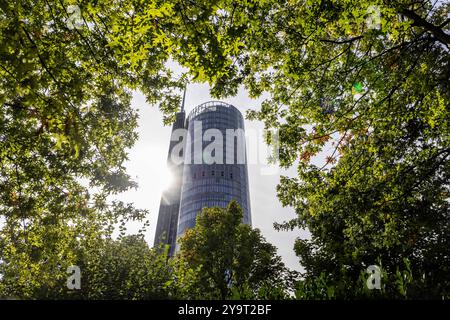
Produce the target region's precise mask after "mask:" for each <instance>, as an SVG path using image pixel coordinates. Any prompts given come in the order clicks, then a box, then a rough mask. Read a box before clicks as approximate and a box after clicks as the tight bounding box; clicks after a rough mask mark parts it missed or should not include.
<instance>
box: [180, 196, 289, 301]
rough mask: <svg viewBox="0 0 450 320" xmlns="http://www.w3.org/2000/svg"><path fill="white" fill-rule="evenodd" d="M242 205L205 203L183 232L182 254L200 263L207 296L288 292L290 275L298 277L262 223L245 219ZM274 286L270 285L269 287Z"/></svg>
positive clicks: (280, 294) (275, 295)
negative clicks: (253, 225) (259, 225)
mask: <svg viewBox="0 0 450 320" xmlns="http://www.w3.org/2000/svg"><path fill="white" fill-rule="evenodd" d="M241 221H242V209H241V208H240V207H239V205H238V204H237V203H236V202H235V201H232V202H230V204H229V205H228V207H227V208H225V209H223V208H219V207H214V208H204V209H203V210H202V212H201V213H199V215H198V216H197V222H196V225H195V227H194V228H192V229H189V230H187V231H186V233H185V234H184V236H183V237H182V238H180V240H179V241H180V245H181V246H180V255H181V256H182V257H183V258H184V259H185V261H186V262H187V264H188V265H189V266H190V267H191V268H192V269H197V268H199V272H198V277H199V278H198V287H199V288H200V292H202V293H203V294H202V298H213V299H217V298H220V299H225V298H228V297H230V295H231V294H232V292H233V293H234V296H235V297H239V298H247V299H251V298H272V299H273V298H285V297H287V294H288V292H287V291H288V289H289V288H288V280H292V278H294V277H295V274H294V273H291V272H289V271H288V270H287V269H286V267H285V266H284V264H283V262H282V261H281V258H280V257H279V256H278V255H276V248H275V247H274V246H273V245H271V244H269V243H267V242H266V241H265V239H264V237H263V236H262V235H261V233H260V231H259V230H258V229H255V230H253V229H252V228H251V227H250V226H248V225H245V224H243V223H242V222H241ZM269 288H271V290H268V289H269Z"/></svg>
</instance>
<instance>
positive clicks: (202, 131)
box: [177, 101, 251, 237]
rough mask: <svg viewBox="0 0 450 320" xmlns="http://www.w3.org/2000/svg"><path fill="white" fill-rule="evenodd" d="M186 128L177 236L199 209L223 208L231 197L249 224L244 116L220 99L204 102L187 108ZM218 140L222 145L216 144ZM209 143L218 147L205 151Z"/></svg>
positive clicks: (189, 223) (194, 218)
mask: <svg viewBox="0 0 450 320" xmlns="http://www.w3.org/2000/svg"><path fill="white" fill-rule="evenodd" d="M186 127H187V129H188V137H187V142H186V154H185V164H184V169H183V181H182V188H181V202H180V211H179V219H178V231H177V237H180V236H181V235H183V234H184V232H185V231H186V229H188V228H192V227H193V226H194V225H195V221H196V217H197V214H198V213H199V212H200V211H201V210H202V208H205V207H215V206H218V207H226V206H227V205H228V203H229V202H230V201H231V200H236V201H237V202H238V203H239V204H240V205H241V207H242V209H243V212H244V217H243V222H244V223H247V224H251V213H250V197H249V186H248V173H247V164H246V163H247V161H246V153H245V139H244V119H243V117H242V114H241V113H240V111H239V110H238V109H237V108H235V107H234V106H232V105H230V104H226V103H223V102H219V101H211V102H207V103H204V104H202V105H200V106H198V107H196V108H195V109H194V110H192V111H191V113H190V114H189V116H188V118H187V120H186ZM211 129H212V130H211ZM212 136H213V137H212ZM207 137H209V138H207ZM219 140H220V141H221V144H222V145H221V144H220V143H219V144H217V141H219ZM200 141H202V142H200ZM196 143H197V147H196V145H195V144H196ZM213 143H215V145H216V147H217V146H218V147H217V148H214V149H215V150H212V151H211V150H210V151H208V145H210V146H211V145H212V144H213ZM198 145H200V146H201V149H200V150H202V152H201V153H202V154H201V155H200V157H199V154H198V152H199V148H198ZM220 151H222V155H220ZM199 158H200V160H201V161H200V163H199V161H198V159H199ZM196 160H197V161H196Z"/></svg>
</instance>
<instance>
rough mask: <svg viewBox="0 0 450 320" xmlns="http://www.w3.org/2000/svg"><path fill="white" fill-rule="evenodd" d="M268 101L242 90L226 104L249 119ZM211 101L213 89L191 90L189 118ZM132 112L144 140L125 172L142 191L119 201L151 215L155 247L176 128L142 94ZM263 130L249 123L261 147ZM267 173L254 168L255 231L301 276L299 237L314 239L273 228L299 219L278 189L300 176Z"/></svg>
mask: <svg viewBox="0 0 450 320" xmlns="http://www.w3.org/2000/svg"><path fill="white" fill-rule="evenodd" d="M263 99H264V96H262V97H261V98H260V99H258V100H255V99H251V98H250V97H249V96H248V95H247V93H246V91H245V90H244V89H241V90H239V92H238V94H237V95H236V96H235V97H232V98H228V99H222V100H221V101H224V102H227V103H230V104H232V105H234V106H235V107H236V108H238V109H239V110H240V111H241V112H242V113H243V115H244V116H245V110H248V109H258V106H259V105H260V103H261V102H262V100H263ZM210 100H216V99H212V98H211V96H210V95H209V87H208V85H206V84H189V85H188V87H187V91H186V100H185V109H186V114H189V112H190V111H191V110H192V109H193V108H194V107H196V106H197V105H199V104H201V103H204V102H207V101H210ZM132 107H133V108H135V109H137V110H138V113H139V128H138V133H139V139H138V141H137V142H136V144H135V145H134V147H133V148H132V149H130V150H129V160H128V161H127V162H126V164H125V166H126V168H127V172H128V174H130V176H131V177H132V178H133V179H134V181H136V182H137V183H138V185H139V187H138V188H137V189H132V190H129V191H127V192H125V193H122V194H120V195H118V196H116V197H115V198H116V199H120V200H122V201H125V202H129V203H133V204H134V206H135V207H136V208H139V209H147V210H149V215H148V217H147V219H148V220H149V221H150V227H148V228H147V232H146V234H145V238H146V240H147V242H148V243H149V244H150V245H153V239H154V234H155V229H156V223H157V219H158V210H159V203H160V198H161V193H162V191H163V190H164V188H165V187H167V185H168V184H169V182H170V176H169V173H168V170H167V167H166V159H167V152H168V148H169V141H170V135H171V126H164V125H163V121H162V119H163V116H162V112H161V111H159V109H158V108H157V107H156V106H151V105H149V104H148V103H147V102H146V100H145V97H144V96H143V95H142V94H141V93H139V92H135V93H134V94H133V100H132ZM262 129H263V124H262V123H260V122H258V121H248V120H245V130H246V132H249V131H253V133H254V132H256V133H257V134H258V139H260V141H263V140H262V139H263V136H262V135H263V131H262ZM247 147H249V146H248V145H247ZM247 154H248V150H247ZM266 169H267V166H266V165H265V164H249V165H248V174H249V185H250V203H251V214H252V224H253V225H252V226H253V228H258V229H260V230H261V233H262V234H263V236H264V237H265V238H266V240H267V241H268V242H270V243H272V244H273V245H275V246H276V247H277V248H278V254H279V255H281V257H282V258H283V261H284V263H285V264H286V266H287V267H289V268H291V269H294V270H299V271H301V270H302V268H301V266H300V264H299V261H298V258H297V257H296V256H295V253H294V250H293V247H294V242H295V239H296V238H297V237H301V238H305V237H308V233H307V232H306V231H303V230H294V231H292V232H286V231H276V230H274V228H273V223H274V222H283V221H286V220H289V219H291V218H294V217H295V212H294V210H293V209H292V208H283V207H282V206H281V204H280V202H279V201H278V199H277V196H276V186H277V184H278V183H279V180H280V175H288V176H295V175H296V170H295V167H293V168H290V169H289V170H287V171H283V170H281V169H280V170H274V171H272V172H270V174H267V173H268V171H267V170H266ZM140 226H141V224H136V223H131V224H129V225H128V233H133V232H137V230H138V229H139V228H140Z"/></svg>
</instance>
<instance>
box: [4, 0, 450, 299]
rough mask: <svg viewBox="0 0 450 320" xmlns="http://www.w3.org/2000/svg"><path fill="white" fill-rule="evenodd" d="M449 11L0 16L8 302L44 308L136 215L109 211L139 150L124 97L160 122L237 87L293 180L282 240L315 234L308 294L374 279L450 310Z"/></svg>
mask: <svg viewBox="0 0 450 320" xmlns="http://www.w3.org/2000/svg"><path fill="white" fill-rule="evenodd" d="M75 5H76V6H75ZM449 10H450V4H449V3H446V2H442V1H426V0H423V1H419V0H418V1H410V0H408V1H406V0H400V1H387V0H371V1H354V0H320V1H311V0H297V1H296V0H282V1H278V0H277V1H274V0H259V1H256V0H254V1H253V0H214V1H209V0H208V1H206V0H192V1H178V0H170V1H162V0H158V1H156V0H155V1H143V0H130V1H102V0H100V1H96V2H95V3H91V2H87V1H80V2H79V3H75V2H74V1H64V0H60V1H56V2H49V1H45V0H44V1H27V0H19V1H14V2H2V3H1V4H0V16H1V19H0V30H1V31H0V105H1V108H0V161H1V166H0V197H1V201H0V219H1V222H2V227H1V229H0V250H1V257H0V258H1V260H0V273H1V275H2V280H1V281H0V292H6V294H7V295H19V296H21V297H32V296H35V295H37V294H38V293H42V290H44V291H45V290H46V289H45V288H46V287H47V284H48V283H51V282H54V281H59V280H58V279H60V278H61V277H63V275H64V271H65V267H66V266H67V265H70V264H72V263H73V262H74V261H75V257H76V256H77V252H78V249H79V247H80V246H81V247H83V248H84V247H89V246H93V245H94V244H95V243H96V242H97V241H100V239H105V238H108V237H110V235H111V230H112V227H113V226H114V224H115V223H118V222H122V223H124V222H126V221H127V220H129V219H142V218H143V217H144V216H145V214H146V212H145V211H142V210H137V209H135V208H133V206H132V205H129V204H125V203H120V202H116V203H109V202H108V201H107V197H108V195H111V194H114V193H118V192H121V191H125V190H127V189H129V188H132V187H135V186H136V184H135V183H134V182H133V181H131V179H130V177H129V176H128V175H127V174H126V172H125V169H124V166H123V162H124V161H125V160H126V157H127V148H129V147H131V146H132V145H133V143H134V142H135V141H136V139H137V136H136V131H135V129H136V125H137V113H136V110H134V109H132V108H131V106H130V97H131V94H132V91H133V90H141V91H142V92H143V93H144V94H145V95H146V97H147V100H148V102H150V103H152V104H158V105H159V108H160V109H161V110H162V111H163V112H164V113H165V115H166V116H165V122H166V123H168V122H170V121H171V120H173V115H174V112H175V111H177V108H178V106H179V102H180V97H179V95H178V93H177V92H178V91H177V89H180V88H182V86H183V84H184V83H185V81H186V78H187V77H190V78H192V79H193V81H199V82H208V83H209V84H210V85H211V93H212V95H214V96H219V97H220V96H227V95H233V94H236V92H237V90H238V88H239V86H241V85H243V86H244V88H246V89H247V90H248V92H249V94H250V95H251V96H252V97H258V96H260V95H261V94H262V93H268V94H269V96H270V97H269V98H268V99H267V100H265V101H264V102H263V103H262V104H261V106H260V107H259V108H257V109H255V110H253V111H251V112H249V113H248V115H247V117H248V118H249V119H253V120H259V121H262V122H264V124H265V126H266V128H276V129H278V130H279V136H280V150H279V151H280V152H279V160H280V165H281V166H283V167H290V166H296V167H297V171H298V176H297V177H283V178H282V179H281V182H280V185H279V187H278V197H279V199H280V201H281V203H282V204H283V205H285V206H292V207H293V208H294V209H295V211H296V213H297V218H296V219H293V220H292V221H287V222H285V223H282V224H277V225H276V226H277V227H278V228H280V229H290V228H296V227H300V228H308V229H309V230H310V232H311V235H312V237H311V239H309V240H298V241H297V242H296V252H297V254H298V256H299V258H300V262H301V264H302V265H303V266H304V267H305V270H306V272H305V274H304V280H305V282H304V283H303V284H304V286H303V287H302V288H308V286H309V284H311V286H315V285H316V284H317V283H319V282H320V283H324V286H325V287H329V288H333V289H332V290H331V291H327V292H329V293H330V294H329V296H333V297H335V296H338V297H346V298H352V297H355V296H357V295H359V294H360V293H359V292H358V291H357V290H354V288H355V286H357V285H358V284H357V283H358V281H359V280H360V275H361V271H364V270H365V268H366V267H367V266H368V265H371V264H378V265H380V267H383V270H384V271H385V273H386V274H385V279H386V281H385V282H384V284H385V286H384V287H383V288H384V289H383V290H384V291H382V294H385V295H386V296H389V297H426V296H429V297H441V296H447V297H448V292H449V281H448V276H447V274H448V271H449V270H448V266H449V265H450V264H449V260H448V259H449V249H448V248H449V247H450V246H449V210H450V208H449V174H450V167H449V161H448V158H449V156H450V148H449V137H450V134H449V133H450V132H449V123H450V119H449V118H450V116H449V100H450V90H449V89H450V88H449V83H450V81H449V78H450V67H449V59H450V55H449V46H450V35H449V34H450V30H449V29H450V20H449V18H448V13H449ZM171 61H175V62H177V63H179V64H180V65H181V66H183V67H185V68H186V70H187V71H186V74H184V75H182V76H179V77H176V76H174V75H173V74H172V72H171V70H170V68H168V63H169V62H171ZM268 139H270V136H269V138H268ZM322 158H325V160H324V161H322V162H320V159H322ZM93 190H95V192H94V191H93ZM248 232H250V230H248ZM249 236H250V235H249ZM252 237H255V239H256V238H258V236H257V235H253V236H252ZM408 270H410V271H408ZM405 272H407V273H408V274H409V275H410V276H408V277H406V278H407V279H409V280H408V281H409V282H408V283H409V284H405V283H404V282H405V281H406V280H405V279H406V278H405V277H404V276H403V274H405ZM398 274H400V277H398ZM55 275H56V276H55ZM217 279H218V278H217ZM388 279H389V280H388ZM50 287H51V286H50ZM405 288H406V289H405ZM223 290H224V289H223ZM361 294H365V293H361ZM44 296H45V294H44Z"/></svg>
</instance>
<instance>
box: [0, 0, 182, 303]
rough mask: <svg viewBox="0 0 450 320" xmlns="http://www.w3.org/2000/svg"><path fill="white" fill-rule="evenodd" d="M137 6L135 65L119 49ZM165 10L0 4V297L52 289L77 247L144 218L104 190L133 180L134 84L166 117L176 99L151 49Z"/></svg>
mask: <svg viewBox="0 0 450 320" xmlns="http://www.w3.org/2000/svg"><path fill="white" fill-rule="evenodd" d="M135 6H136V10H144V9H145V10H147V12H148V10H150V11H151V14H150V15H149V16H148V19H150V20H151V21H150V22H149V21H148V20H145V21H141V22H138V21H134V23H131V24H130V25H129V26H130V27H131V28H133V30H134V33H133V37H132V39H140V41H141V42H140V43H143V42H144V43H145V44H146V48H147V49H146V50H144V51H141V52H140V54H141V56H142V57H144V58H145V59H146V61H140V62H139V64H136V63H135V62H134V60H133V57H132V56H130V53H129V52H128V51H126V50H122V51H121V50H118V49H117V45H119V44H120V43H121V41H122V40H123V39H122V38H120V37H121V36H120V34H121V32H122V31H121V28H122V27H124V26H128V24H127V23H126V22H124V20H127V21H129V20H133V18H132V17H130V16H129V14H130V12H132V11H133V10H134V7H135ZM169 7H170V4H168V5H164V4H162V5H161V6H160V5H157V4H155V3H153V4H147V5H145V4H144V3H143V2H134V1H125V2H123V1H113V2H111V1H97V2H96V5H95V6H94V5H92V4H89V3H86V2H83V3H82V4H80V6H79V7H77V6H73V5H71V1H56V2H49V1H26V0H23V1H14V2H2V3H1V4H0V15H1V16H2V19H1V22H0V272H1V280H0V294H2V295H6V296H10V295H12V296H18V297H22V298H31V297H36V296H39V297H45V296H50V295H52V294H53V293H51V292H49V289H48V288H54V287H55V285H56V284H57V283H60V281H61V280H62V279H64V278H65V277H66V274H65V270H66V268H67V266H69V265H72V264H75V262H76V255H77V250H78V248H79V247H80V246H95V245H96V244H97V242H98V241H100V240H101V239H105V238H108V237H110V236H111V233H112V230H113V227H114V225H115V224H117V223H121V224H122V225H123V224H124V223H125V222H126V221H128V220H130V219H137V220H141V219H143V218H144V217H145V215H146V213H147V212H146V211H145V210H136V209H135V208H133V206H132V205H129V204H124V203H121V202H115V203H111V202H110V201H108V196H109V195H111V194H115V193H119V192H122V191H125V190H127V189H129V188H132V187H136V184H135V183H134V182H133V181H131V179H130V177H129V176H128V175H127V173H126V172H125V167H124V165H123V162H124V161H125V160H126V159H127V149H128V148H130V147H131V146H132V145H133V144H134V142H135V141H136V139H137V134H136V131H135V129H136V126H137V112H136V110H134V109H132V108H131V106H130V100H131V90H133V89H136V88H137V87H138V86H139V85H142V87H143V88H144V90H143V91H144V92H145V93H146V95H147V97H148V100H149V102H151V103H154V102H156V101H161V108H162V109H163V110H164V111H165V112H166V113H167V115H168V120H170V114H171V113H172V112H173V111H174V110H176V108H177V106H178V105H179V103H177V102H178V101H179V98H177V97H175V95H174V93H173V91H172V90H173V89H174V88H180V87H182V82H183V79H178V80H173V79H171V76H170V72H169V71H168V70H167V69H166V68H165V67H164V64H165V63H166V61H167V60H168V58H169V54H168V50H163V49H161V47H160V46H159V45H158V44H157V43H154V45H153V46H151V45H149V44H151V43H152V41H153V39H154V38H156V35H157V34H158V32H160V29H159V27H158V25H159V26H161V25H162V24H164V23H163V20H164V17H165V16H167V15H168V14H169V13H170V12H169V11H170V8H169ZM132 9H133V10H132ZM122 22H123V25H122ZM137 24H139V25H140V26H141V29H137V28H136V26H137ZM142 25H144V27H143V26H142ZM142 28H144V29H145V30H147V31H148V33H147V37H141V36H140V33H141V32H144V30H143V29H142ZM149 28H150V29H151V30H148V29H149ZM132 42H133V41H131V42H130V41H127V42H126V43H132ZM162 96H164V97H166V98H167V99H166V100H164V98H162ZM164 101H168V102H166V103H165V102H164Z"/></svg>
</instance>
